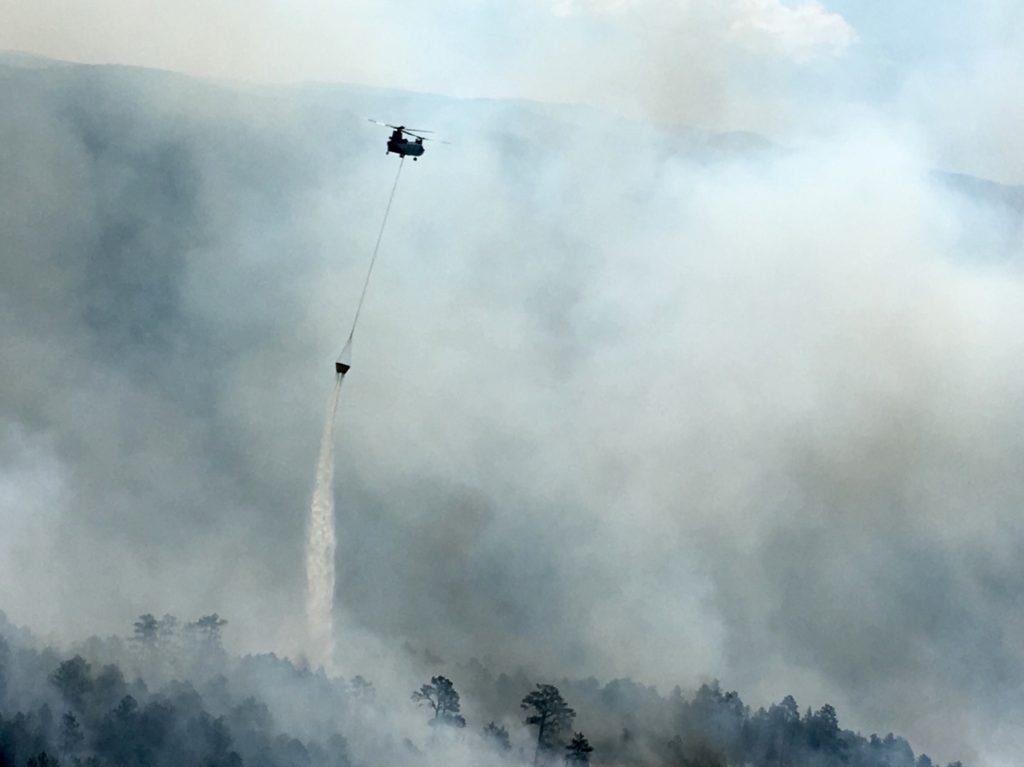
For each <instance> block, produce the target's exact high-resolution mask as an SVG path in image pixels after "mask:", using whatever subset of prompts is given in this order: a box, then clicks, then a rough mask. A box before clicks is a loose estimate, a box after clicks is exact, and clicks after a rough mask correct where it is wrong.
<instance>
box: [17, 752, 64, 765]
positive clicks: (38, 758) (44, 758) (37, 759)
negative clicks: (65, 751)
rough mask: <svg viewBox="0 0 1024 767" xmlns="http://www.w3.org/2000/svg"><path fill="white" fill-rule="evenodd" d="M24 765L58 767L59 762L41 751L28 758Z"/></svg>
mask: <svg viewBox="0 0 1024 767" xmlns="http://www.w3.org/2000/svg"><path fill="white" fill-rule="evenodd" d="M25 765H26V767H60V762H58V761H57V758H56V757H54V756H50V755H49V754H48V753H46V752H45V751H43V752H41V753H39V754H36V755H35V756H33V757H29V760H28V761H27V762H26V763H25Z"/></svg>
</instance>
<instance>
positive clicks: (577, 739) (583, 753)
mask: <svg viewBox="0 0 1024 767" xmlns="http://www.w3.org/2000/svg"><path fill="white" fill-rule="evenodd" d="M565 750H566V751H568V753H567V754H566V755H565V762H566V764H583V765H586V764H590V754H591V752H592V751H593V750H594V747H593V746H591V745H590V743H589V742H588V741H587V739H586V738H585V737H583V733H582V732H577V733H573V736H572V740H571V741H570V742H569V745H568V746H566V747H565Z"/></svg>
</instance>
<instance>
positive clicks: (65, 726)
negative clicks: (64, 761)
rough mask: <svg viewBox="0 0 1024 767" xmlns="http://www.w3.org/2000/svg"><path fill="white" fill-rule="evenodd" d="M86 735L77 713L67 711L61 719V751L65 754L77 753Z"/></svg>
mask: <svg viewBox="0 0 1024 767" xmlns="http://www.w3.org/2000/svg"><path fill="white" fill-rule="evenodd" d="M84 739H85V735H83V734H82V725H80V724H79V723H78V720H77V719H76V718H75V715H74V714H73V713H71V712H70V711H65V712H64V716H63V717H61V721H60V751H61V753H62V754H64V755H65V756H68V755H69V754H75V753H77V752H78V749H79V748H80V747H81V746H82V741H83V740H84Z"/></svg>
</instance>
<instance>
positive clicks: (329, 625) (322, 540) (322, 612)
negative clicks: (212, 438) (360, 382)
mask: <svg viewBox="0 0 1024 767" xmlns="http://www.w3.org/2000/svg"><path fill="white" fill-rule="evenodd" d="M344 380H345V376H344V375H342V374H338V375H337V376H336V378H335V381H334V388H333V389H331V394H330V396H329V397H328V398H327V413H326V415H325V416H324V431H323V436H322V437H321V438H320V456H319V458H318V459H317V463H316V482H315V484H314V486H313V501H312V503H311V504H310V507H309V528H308V532H307V540H306V583H307V586H306V621H307V626H308V631H309V653H310V656H311V658H312V659H313V661H314V662H316V663H318V664H320V665H323V666H325V667H326V668H328V669H330V668H331V661H332V658H333V654H334V629H333V622H334V552H335V549H336V541H335V532H334V422H335V419H336V416H337V412H338V398H339V396H340V395H341V385H342V383H343V382H344Z"/></svg>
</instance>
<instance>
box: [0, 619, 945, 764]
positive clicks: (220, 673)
mask: <svg viewBox="0 0 1024 767" xmlns="http://www.w3.org/2000/svg"><path fill="white" fill-rule="evenodd" d="M225 625H226V622H225V621H224V620H223V619H222V618H220V617H219V616H217V615H211V616H204V617H202V618H200V619H198V620H196V621H194V622H191V623H182V622H179V621H177V620H176V619H174V618H173V617H172V616H164V617H163V618H161V619H156V618H154V617H153V616H152V615H148V614H147V615H142V616H139V620H138V621H137V622H136V623H135V626H134V633H133V635H132V636H131V637H128V638H125V639H120V638H117V637H110V638H108V639H105V640H101V639H98V638H96V637H93V638H92V639H90V640H88V641H86V642H80V643H76V644H75V645H74V647H73V648H72V652H73V653H74V654H70V653H59V652H58V651H55V650H54V649H51V648H41V647H40V646H39V645H38V643H37V642H35V641H34V640H33V639H32V637H31V636H30V635H28V634H27V632H25V631H23V630H18V629H16V628H15V627H13V626H11V625H10V624H8V623H7V622H6V619H5V618H4V616H3V614H2V613H0V764H2V765H5V767H6V765H12V766H13V765H24V764H28V765H30V767H34V766H35V765H50V764H54V763H55V762H53V761H47V760H51V759H59V760H60V761H61V763H62V764H65V765H86V766H87V767H106V766H109V767H121V766H122V765H124V766H125V767H129V766H131V765H140V764H141V765H154V766H162V765H167V766H168V767H171V766H172V765H181V764H201V765H209V766H210V767H221V766H224V767H232V766H234V767H241V765H260V766H261V767H277V766H279V765H280V766H282V767H304V766H307V765H308V766H310V767H350V766H351V765H384V764H394V763H396V762H397V763H405V762H406V761H409V760H411V759H412V760H415V761H416V763H419V764H453V763H454V764H463V763H465V764H485V765H494V766H495V767H497V766H498V765H509V766H511V765H521V764H529V763H531V762H533V761H535V760H534V759H533V755H534V751H536V750H537V749H536V745H535V739H536V738H537V734H536V732H535V731H534V730H533V729H531V728H530V727H528V726H526V721H525V719H524V718H523V717H524V714H523V708H525V706H521V705H520V702H521V701H526V700H528V699H529V695H530V692H531V690H533V689H535V688H536V687H537V685H536V684H534V683H532V682H531V681H530V680H529V679H528V678H527V677H526V676H525V675H524V673H523V672H522V671H520V672H518V673H517V674H515V675H512V676H509V675H507V674H498V675H497V676H495V675H494V674H493V673H492V672H491V671H489V670H488V669H486V668H485V667H483V666H482V665H481V664H480V663H479V662H478V661H474V662H472V663H470V664H468V665H467V666H465V667H462V668H460V669H459V671H458V674H457V675H456V676H455V683H454V684H449V689H450V690H452V691H454V693H453V694H449V695H448V705H449V706H451V699H452V698H453V697H454V709H455V710H456V711H461V714H460V715H459V716H458V718H457V719H455V718H449V719H445V718H443V717H438V716H437V715H436V714H435V713H434V711H433V709H432V708H431V707H430V706H423V705H422V704H423V703H424V702H427V701H423V700H421V701H419V702H420V704H421V705H420V706H419V707H417V705H416V702H417V696H415V695H414V696H412V700H409V699H404V700H399V701H396V700H389V699H386V698H384V697H381V696H379V695H378V693H377V690H376V689H375V688H374V686H373V684H372V681H368V680H366V679H364V678H363V677H361V676H357V677H354V678H353V679H351V680H348V681H346V680H344V679H340V678H330V677H328V676H326V675H324V673H323V671H322V670H321V671H320V672H317V673H313V672H311V671H310V670H309V669H307V668H303V667H299V666H296V665H295V664H294V663H293V662H292V661H290V660H288V659H286V658H278V657H276V656H274V655H257V656H252V655H249V656H245V657H244V658H236V657H231V656H229V655H228V654H227V653H226V652H225V651H224V649H223V647H222V645H221V631H222V630H223V629H224V627H225ZM439 679H443V680H446V681H447V682H451V680H447V677H438V676H434V677H433V678H432V679H431V683H435V682H437V681H438V680H439ZM417 681H418V680H415V679H410V680H409V687H410V689H415V687H416V682H417ZM464 684H465V686H463V685H464ZM434 689H436V687H435V688H434ZM459 689H462V694H461V695H460V694H459ZM549 689H555V690H556V691H557V692H556V694H557V695H560V696H564V700H565V701H566V702H567V703H568V704H571V707H570V709H569V710H570V711H571V714H570V715H569V719H568V721H567V722H566V723H565V724H564V725H563V726H562V727H560V728H555V727H554V726H551V727H550V729H549V731H548V735H547V737H546V738H544V739H543V741H542V742H543V743H544V744H545V747H543V748H541V749H540V750H539V751H537V753H538V755H539V757H540V763H543V764H557V763H559V762H561V761H562V759H561V756H562V754H565V753H566V750H567V749H566V744H568V743H569V742H570V740H571V738H572V734H573V733H585V735H584V736H583V737H586V736H589V739H588V740H589V743H592V744H593V745H592V746H591V749H592V751H591V752H590V753H589V758H590V760H591V761H592V762H593V763H594V764H595V765H600V764H616V765H637V766H638V767H641V766H647V765H651V766H653V765H695V766H696V765H699V766H701V767H715V765H727V764H753V765H775V764H787V765H793V766H794V767H803V766H804V765H806V766H807V767H812V766H813V767H840V765H850V764H852V765H856V766H857V767H929V766H930V765H931V764H932V763H931V760H930V759H928V757H927V756H924V755H922V756H920V757H918V758H916V759H915V755H914V752H913V749H912V748H911V747H910V745H909V744H908V743H907V742H906V741H905V740H904V739H902V738H899V737H895V736H893V735H892V734H889V735H887V736H885V737H884V738H879V737H878V736H875V735H872V736H871V737H870V738H863V737H861V736H860V735H858V734H856V733H854V732H851V731H849V730H844V729H842V728H841V727H840V726H839V720H838V716H837V714H836V712H835V710H834V709H833V708H832V707H831V706H828V705H825V706H823V707H822V708H821V709H820V710H818V711H816V712H812V711H810V710H809V709H808V711H807V712H806V714H801V712H800V710H799V708H798V707H797V704H796V701H795V700H794V699H793V698H792V697H786V698H785V699H784V700H783V701H782V702H781V703H779V704H775V705H772V706H771V707H770V708H768V709H763V708H762V709H759V710H757V711H751V710H750V709H749V708H748V707H747V706H745V705H744V704H743V701H742V700H741V699H740V697H739V696H738V695H737V694H736V693H735V692H725V691H723V690H722V689H721V688H720V687H719V685H718V683H717V682H715V683H713V684H705V685H702V686H701V687H700V689H699V690H697V691H696V692H695V693H692V694H688V693H687V694H684V693H683V692H682V691H681V690H680V689H679V688H678V687H677V688H675V690H674V691H673V692H672V693H671V694H670V695H668V696H667V697H666V696H663V695H661V694H659V693H658V691H657V690H655V689H654V688H653V687H646V686H644V685H639V684H637V683H635V682H632V681H631V680H628V679H618V680H615V681H612V682H609V683H607V684H601V683H600V682H598V681H597V680H595V679H588V680H584V681H571V680H560V681H558V683H557V686H555V687H554V688H549ZM467 690H468V691H470V695H469V696H465V693H466V691H467ZM432 692H433V690H431V689H429V688H428V689H427V694H428V695H429V694H430V693H432ZM464 696H465V697H464ZM436 701H437V698H436V697H432V698H430V699H429V702H431V703H434V702H436ZM396 709H397V710H396ZM529 713H530V712H529V711H527V715H528V714H529ZM410 714H411V715H412V716H410ZM496 734H497V735H499V736H498V737H495V735H496Z"/></svg>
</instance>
